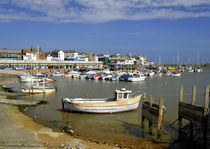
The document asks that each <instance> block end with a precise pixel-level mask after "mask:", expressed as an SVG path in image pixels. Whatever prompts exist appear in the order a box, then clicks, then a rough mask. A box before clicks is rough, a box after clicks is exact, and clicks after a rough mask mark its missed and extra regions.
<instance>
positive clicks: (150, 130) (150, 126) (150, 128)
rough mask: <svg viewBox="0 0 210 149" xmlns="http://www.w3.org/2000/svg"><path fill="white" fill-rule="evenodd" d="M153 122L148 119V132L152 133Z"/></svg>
mask: <svg viewBox="0 0 210 149" xmlns="http://www.w3.org/2000/svg"><path fill="white" fill-rule="evenodd" d="M152 128H153V123H152V122H151V121H149V134H150V135H152Z"/></svg>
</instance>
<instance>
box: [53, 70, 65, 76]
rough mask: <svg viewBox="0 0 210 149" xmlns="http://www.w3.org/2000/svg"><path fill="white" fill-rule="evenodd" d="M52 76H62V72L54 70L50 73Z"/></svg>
mask: <svg viewBox="0 0 210 149" xmlns="http://www.w3.org/2000/svg"><path fill="white" fill-rule="evenodd" d="M51 75H52V76H53V77H60V76H64V73H62V72H60V71H55V72H53V73H52V74H51Z"/></svg>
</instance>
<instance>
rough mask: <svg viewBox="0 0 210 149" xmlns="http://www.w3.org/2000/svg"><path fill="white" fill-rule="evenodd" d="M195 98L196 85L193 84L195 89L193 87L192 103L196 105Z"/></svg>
mask: <svg viewBox="0 0 210 149" xmlns="http://www.w3.org/2000/svg"><path fill="white" fill-rule="evenodd" d="M195 100H196V86H195V85H193V89H192V105H195Z"/></svg>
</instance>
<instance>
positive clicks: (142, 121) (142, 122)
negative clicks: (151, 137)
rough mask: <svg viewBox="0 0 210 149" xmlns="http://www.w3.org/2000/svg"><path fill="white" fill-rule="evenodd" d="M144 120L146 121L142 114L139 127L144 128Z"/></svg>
mask: <svg viewBox="0 0 210 149" xmlns="http://www.w3.org/2000/svg"><path fill="white" fill-rule="evenodd" d="M145 121H146V119H145V117H144V116H142V120H141V127H142V128H145Z"/></svg>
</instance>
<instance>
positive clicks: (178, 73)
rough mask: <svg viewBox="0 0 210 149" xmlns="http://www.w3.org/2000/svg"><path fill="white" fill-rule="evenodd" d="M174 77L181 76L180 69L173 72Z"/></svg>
mask: <svg viewBox="0 0 210 149" xmlns="http://www.w3.org/2000/svg"><path fill="white" fill-rule="evenodd" d="M171 76H172V77H180V76H181V72H180V71H179V70H175V71H174V72H173V73H172V74H171Z"/></svg>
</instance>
